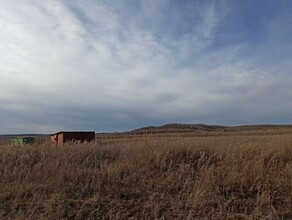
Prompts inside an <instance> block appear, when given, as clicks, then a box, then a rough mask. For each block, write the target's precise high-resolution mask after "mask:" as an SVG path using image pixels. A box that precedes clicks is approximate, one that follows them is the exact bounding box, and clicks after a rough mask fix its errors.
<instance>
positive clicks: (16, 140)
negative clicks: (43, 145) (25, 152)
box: [12, 137, 35, 146]
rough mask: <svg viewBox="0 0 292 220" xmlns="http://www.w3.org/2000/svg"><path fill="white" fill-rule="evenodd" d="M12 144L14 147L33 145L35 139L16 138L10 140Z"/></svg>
mask: <svg viewBox="0 0 292 220" xmlns="http://www.w3.org/2000/svg"><path fill="white" fill-rule="evenodd" d="M12 143H13V144H14V145H19V146H20V145H24V144H34V143H35V138H34V137H16V138H13V139H12Z"/></svg>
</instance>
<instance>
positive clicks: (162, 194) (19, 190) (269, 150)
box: [0, 128, 292, 219]
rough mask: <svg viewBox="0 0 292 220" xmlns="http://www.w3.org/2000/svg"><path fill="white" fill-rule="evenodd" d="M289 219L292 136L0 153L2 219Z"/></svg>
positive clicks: (101, 143) (244, 134) (158, 139)
mask: <svg viewBox="0 0 292 220" xmlns="http://www.w3.org/2000/svg"><path fill="white" fill-rule="evenodd" d="M62 218H63V219H66V218H70V219H102V218H105V219H128V218H132V219H174V218H175V219H194V218H203V219H204V218H205V219H228V218H229V219H261V218H270V219H292V130H291V129H288V128H287V129H280V130H279V129H276V130H275V129H274V130H273V129H271V130H270V129H266V130H257V131H255V130H252V131H240V130H238V131H232V132H231V131H230V132H229V131H228V132H221V131H220V132H213V133H212V132H210V133H202V134H192V133H185V134H177V135H176V134H160V135H124V136H121V135H119V136H114V135H112V136H106V137H98V138H97V140H96V142H95V143H87V144H71V145H67V146H64V147H62V148H57V147H52V146H50V145H49V143H43V144H38V145H35V146H23V147H16V146H11V145H9V144H4V145H1V146H0V219H62Z"/></svg>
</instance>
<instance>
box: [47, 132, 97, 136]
mask: <svg viewBox="0 0 292 220" xmlns="http://www.w3.org/2000/svg"><path fill="white" fill-rule="evenodd" d="M61 133H65V134H66V133H67V134H68V133H71V134H78V133H95V131H59V132H57V133H54V134H51V136H52V135H57V134H61Z"/></svg>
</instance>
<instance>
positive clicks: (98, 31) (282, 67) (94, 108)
mask: <svg viewBox="0 0 292 220" xmlns="http://www.w3.org/2000/svg"><path fill="white" fill-rule="evenodd" d="M291 8H292V1H291V0H277V1H275V0H245V1H242V0H217V1H215V0H210V1H209V0H180V1H176V0H119V1H117V0H115V1H114V0H50V1H45V0H1V1H0V134H8V133H54V132H57V131H60V130H94V131H96V132H104V131H126V130H131V129H134V128H138V127H143V126H150V125H161V124H165V123H205V124H220V125H241V124H292V72H291V71H292V13H291Z"/></svg>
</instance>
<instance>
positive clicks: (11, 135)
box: [0, 134, 49, 140]
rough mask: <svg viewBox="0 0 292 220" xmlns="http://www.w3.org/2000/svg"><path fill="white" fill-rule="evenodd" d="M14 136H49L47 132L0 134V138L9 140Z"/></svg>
mask: <svg viewBox="0 0 292 220" xmlns="http://www.w3.org/2000/svg"><path fill="white" fill-rule="evenodd" d="M15 137H44V138H45V137H49V135H48V134H2V135H0V140H9V139H11V138H15Z"/></svg>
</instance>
